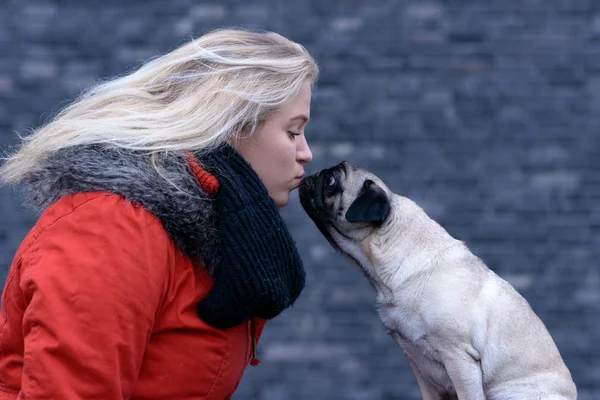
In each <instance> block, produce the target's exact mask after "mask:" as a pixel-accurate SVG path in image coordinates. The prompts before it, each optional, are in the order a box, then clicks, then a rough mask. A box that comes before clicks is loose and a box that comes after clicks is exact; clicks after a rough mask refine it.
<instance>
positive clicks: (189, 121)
mask: <svg viewBox="0 0 600 400" xmlns="http://www.w3.org/2000/svg"><path fill="white" fill-rule="evenodd" d="M317 75H318V68H317V65H316V64H315V62H314V60H313V59H312V58H311V56H310V55H309V54H308V53H307V52H306V50H305V49H304V48H303V47H302V46H300V45H298V44H296V43H293V42H291V41H289V40H287V39H285V38H283V37H282V36H280V35H278V34H275V33H255V32H248V31H243V30H218V31H214V32H211V33H208V34H206V35H205V36H202V37H200V38H199V39H197V40H193V41H191V42H189V43H187V44H185V45H183V46H181V47H180V48H178V49H176V50H174V51H173V52H171V53H169V54H166V55H165V56H163V57H160V58H157V59H155V60H153V61H150V62H148V63H147V64H145V65H144V66H142V67H141V68H140V69H139V70H137V71H135V72H133V73H132V74H130V75H128V76H123V77H120V78H118V79H115V80H112V81H108V82H105V83H103V84H101V85H98V86H96V87H95V88H93V89H92V90H90V91H89V92H87V93H86V94H85V95H83V96H82V97H81V98H80V99H78V100H77V101H75V102H74V103H73V104H71V105H70V106H69V107H67V108H66V109H65V110H63V111H62V112H61V113H59V114H58V115H57V116H56V117H55V118H54V119H53V120H52V121H51V122H50V123H49V124H47V125H46V126H43V127H41V128H40V129H38V130H37V131H35V132H34V133H33V134H32V135H31V136H30V137H28V138H27V139H26V141H25V142H24V144H23V146H22V147H21V149H20V150H19V151H18V152H17V153H16V154H14V155H13V156H12V157H11V158H10V159H8V161H7V162H6V163H5V164H4V166H3V167H2V169H1V170H0V173H1V176H2V178H3V179H4V181H5V182H8V183H26V184H27V186H28V188H29V198H28V200H29V202H30V203H31V204H32V205H34V206H36V207H37V208H38V209H39V210H40V211H41V212H42V214H41V216H40V218H39V220H38V221H37V223H36V225H35V226H34V227H33V229H32V230H31V231H30V233H29V234H28V236H27V237H26V238H25V240H24V241H23V243H22V244H21V246H20V248H19V249H18V251H17V254H16V256H15V258H14V261H13V264H12V266H11V269H10V271H9V275H8V278H7V280H6V284H5V288H4V292H3V295H2V310H1V311H2V312H1V317H0V399H2V400H3V399H26V398H28V399H34V398H36V399H37V398H48V399H50V398H52V399H64V400H70V399H83V398H96V399H100V398H102V399H156V400H158V399H228V398H230V397H231V396H232V394H233V393H234V391H235V389H236V388H237V386H238V384H239V382H240V380H241V378H242V374H243V371H244V369H245V368H246V365H247V364H248V363H249V362H251V363H252V364H257V363H258V360H256V342H257V340H258V338H259V336H260V334H261V332H262V328H263V325H264V322H265V320H267V319H271V318H273V317H275V316H276V315H278V314H279V313H280V312H281V311H283V310H284V309H285V308H287V307H289V306H290V305H292V304H293V302H294V301H295V300H296V298H297V297H298V295H299V294H300V292H301V290H302V288H303V286H304V270H303V267H302V262H301V260H300V257H299V256H298V253H297V250H296V248H295V245H294V242H293V240H292V239H291V238H290V235H289V233H288V231H287V229H286V227H285V225H284V224H283V222H282V220H281V217H280V216H279V213H278V210H277V207H283V206H285V205H286V204H287V202H288V200H289V193H290V191H292V190H293V189H295V188H296V187H297V186H298V185H299V183H300V179H301V178H302V175H303V164H305V163H307V162H310V161H311V159H312V154H311V152H310V149H309V147H308V144H307V142H306V138H305V137H304V128H305V126H306V123H307V122H308V120H309V118H310V98H311V87H312V86H313V84H314V82H315V81H316V79H317Z"/></svg>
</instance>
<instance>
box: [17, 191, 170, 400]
mask: <svg viewBox="0 0 600 400" xmlns="http://www.w3.org/2000/svg"><path fill="white" fill-rule="evenodd" d="M165 236H166V232H165V231H164V229H162V226H161V225H160V223H159V222H158V220H157V219H155V217H154V216H153V215H151V214H150V213H148V212H147V211H145V210H144V209H142V208H141V207H137V206H133V205H131V204H129V203H127V202H126V201H125V200H124V199H122V198H119V197H117V196H114V195H104V196H99V197H97V198H93V199H91V200H89V201H88V202H86V203H84V204H82V205H79V206H78V207H76V208H74V209H73V210H72V211H71V212H69V213H68V214H66V215H63V216H61V217H60V218H58V219H57V220H56V221H53V222H52V223H50V224H49V225H48V226H46V227H45V228H41V232H40V234H39V236H38V237H37V239H36V240H35V242H34V243H33V245H32V246H31V248H30V250H29V251H28V252H27V253H26V255H25V256H24V260H23V262H24V264H23V269H22V272H21V290H22V292H23V296H24V299H25V304H26V309H25V313H24V317H23V335H24V365H23V377H22V385H21V393H20V396H19V399H31V400H32V399H62V400H75V399H91V398H95V399H127V398H129V397H130V396H131V395H132V393H133V390H134V386H135V382H136V378H137V375H138V372H139V370H140V366H141V363H142V359H143V356H144V350H145V347H146V345H147V343H148V341H149V338H150V334H151V332H152V327H153V323H154V318H155V314H156V310H157V309H158V308H159V307H160V303H161V299H162V297H163V295H164V290H165V289H164V288H165V287H166V286H165V285H166V284H165V277H166V275H167V265H168V262H167V257H168V256H167V255H166V254H167V253H168V251H167V250H166V244H167V240H168V239H167V238H165ZM25 258H26V259H25Z"/></svg>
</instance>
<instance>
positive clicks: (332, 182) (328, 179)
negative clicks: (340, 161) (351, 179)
mask: <svg viewBox="0 0 600 400" xmlns="http://www.w3.org/2000/svg"><path fill="white" fill-rule="evenodd" d="M325 184H326V185H327V186H333V185H335V176H333V174H332V173H329V174H327V176H326V177H325Z"/></svg>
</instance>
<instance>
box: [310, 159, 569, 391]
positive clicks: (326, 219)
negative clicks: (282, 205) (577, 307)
mask: <svg viewBox="0 0 600 400" xmlns="http://www.w3.org/2000/svg"><path fill="white" fill-rule="evenodd" d="M299 195H300V202H301V204H302V207H303V208H304V210H305V211H306V213H307V214H308V215H309V216H310V218H311V219H312V220H313V221H314V223H315V224H316V226H317V227H318V229H319V230H320V231H321V233H322V234H323V235H324V236H325V238H326V239H327V240H328V241H329V243H330V244H331V245H332V246H333V247H334V248H335V249H336V250H338V251H339V252H340V253H341V254H342V255H343V256H345V257H346V258H347V259H348V260H349V261H351V262H352V263H353V264H355V265H356V266H358V267H359V269H360V270H361V271H362V272H363V273H364V275H365V276H366V278H367V279H368V280H369V282H370V283H371V285H372V286H373V287H374V289H375V291H376V294H377V296H376V309H377V312H378V314H379V317H380V319H381V321H382V322H383V325H384V326H385V328H386V329H387V330H388V332H389V333H390V335H391V336H392V338H393V339H394V340H395V341H396V342H397V343H398V344H399V345H400V346H401V347H402V349H403V350H404V353H405V355H406V357H407V358H408V362H409V364H410V366H411V368H412V371H413V373H414V375H415V377H416V380H417V383H418V385H419V388H420V391H421V395H422V398H423V399H424V400H429V399H460V400H484V399H502V400H509V399H514V400H528V399H531V400H533V399H536V400H537V399H576V398H577V390H576V387H575V384H574V382H573V380H572V378H571V374H570V372H569V370H568V368H567V367H566V365H565V363H564V362H563V360H562V358H561V355H560V353H559V351H558V348H557V347H556V344H555V343H554V341H553V340H552V337H551V336H550V334H549V333H548V331H547V329H546V327H545V326H544V324H543V322H542V321H541V320H540V319H539V318H538V316H537V315H536V314H535V313H534V311H533V310H532V309H531V307H530V306H529V304H528V303H527V301H526V300H525V299H524V298H523V297H522V296H521V295H520V294H519V293H518V292H517V291H516V290H515V289H514V288H513V287H512V286H511V285H510V284H509V283H508V282H506V281H505V280H503V279H502V278H500V277H499V276H498V275H496V274H495V273H494V272H492V271H491V270H490V269H488V268H487V267H486V265H485V264H484V263H483V262H482V260H481V259H479V258H478V257H476V256H475V255H473V254H472V253H471V252H470V251H469V249H468V248H467V247H466V246H465V244H464V242H462V241H460V240H457V239H455V238H453V237H452V236H450V235H449V234H448V232H447V231H446V230H445V229H444V228H442V227H441V226H440V225H439V224H438V223H436V222H435V221H433V220H432V219H431V218H429V217H428V216H427V215H426V213H425V212H424V210H423V209H422V208H420V207H419V206H418V205H417V204H416V203H414V202H413V201H411V200H410V199H408V198H406V197H402V196H399V195H396V194H394V193H392V192H391V191H390V190H389V189H388V187H387V186H386V185H385V184H384V183H383V182H382V181H381V180H380V179H378V178H377V177H376V176H375V175H373V174H372V173H369V172H368V171H365V170H364V169H361V168H358V167H356V166H353V165H351V164H349V163H347V162H342V163H341V164H339V165H337V166H335V167H333V168H330V169H326V170H323V171H321V172H319V173H318V174H315V175H311V176H308V177H306V178H304V179H303V180H302V182H301V185H300V192H299Z"/></svg>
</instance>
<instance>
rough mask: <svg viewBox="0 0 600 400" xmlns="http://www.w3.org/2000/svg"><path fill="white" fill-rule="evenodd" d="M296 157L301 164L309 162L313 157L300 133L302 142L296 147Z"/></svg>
mask: <svg viewBox="0 0 600 400" xmlns="http://www.w3.org/2000/svg"><path fill="white" fill-rule="evenodd" d="M296 159H297V161H298V162H299V163H301V164H305V163H309V162H311V161H312V159H313V155H312V152H311V151H310V147H309V146H308V142H307V141H306V137H305V136H304V135H302V144H301V145H300V147H299V148H298V152H297V157H296Z"/></svg>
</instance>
